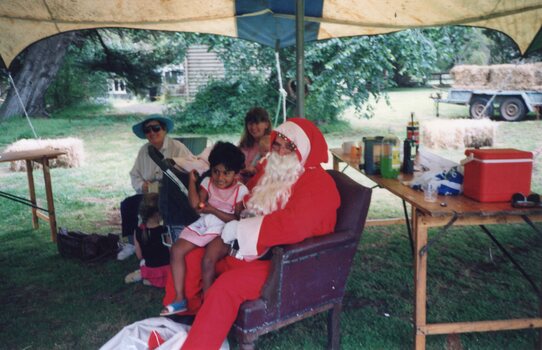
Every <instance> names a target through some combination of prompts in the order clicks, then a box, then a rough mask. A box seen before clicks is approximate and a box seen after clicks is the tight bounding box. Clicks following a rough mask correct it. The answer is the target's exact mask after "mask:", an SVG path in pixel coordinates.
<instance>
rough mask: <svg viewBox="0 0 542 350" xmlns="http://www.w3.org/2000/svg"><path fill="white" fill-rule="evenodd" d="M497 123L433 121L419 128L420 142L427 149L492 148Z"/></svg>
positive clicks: (483, 121)
mask: <svg viewBox="0 0 542 350" xmlns="http://www.w3.org/2000/svg"><path fill="white" fill-rule="evenodd" d="M497 125H498V124H497V123H496V122H493V121H491V120H489V119H467V120H465V119H461V120H433V121H428V122H424V123H423V124H422V127H421V142H422V144H423V145H424V146H425V147H428V148H441V149H458V148H469V147H483V146H489V147H491V146H493V144H494V142H495V136H496V132H497Z"/></svg>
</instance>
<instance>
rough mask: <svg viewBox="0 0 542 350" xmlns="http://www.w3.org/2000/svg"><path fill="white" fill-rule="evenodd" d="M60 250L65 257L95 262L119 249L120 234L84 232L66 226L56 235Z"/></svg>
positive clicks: (110, 255)
mask: <svg viewBox="0 0 542 350" xmlns="http://www.w3.org/2000/svg"><path fill="white" fill-rule="evenodd" d="M56 242H57V247H58V252H59V253H60V256H62V257H63V258H75V259H80V260H82V261H84V262H95V261H99V260H101V259H104V258H107V257H112V256H114V255H115V254H116V253H117V251H118V250H119V245H118V243H119V236H118V235H115V234H112V233H109V234H107V236H106V235H99V234H97V233H91V234H87V233H83V232H80V231H68V230H67V229H65V228H62V227H61V228H60V229H59V230H58V235H57V236H56Z"/></svg>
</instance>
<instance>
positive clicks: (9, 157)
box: [0, 148, 66, 163]
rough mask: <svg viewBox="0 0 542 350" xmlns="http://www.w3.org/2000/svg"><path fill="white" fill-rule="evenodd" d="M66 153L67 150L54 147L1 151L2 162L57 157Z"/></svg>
mask: <svg viewBox="0 0 542 350" xmlns="http://www.w3.org/2000/svg"><path fill="white" fill-rule="evenodd" d="M62 154H66V152H65V151H60V150H58V149H52V148H40V149H34V150H29V151H18V152H5V153H0V163H1V162H12V161H16V160H36V159H43V158H49V159H50V158H56V157H58V156H59V155H62Z"/></svg>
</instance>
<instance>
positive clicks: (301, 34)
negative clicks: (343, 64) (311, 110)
mask: <svg viewBox="0 0 542 350" xmlns="http://www.w3.org/2000/svg"><path fill="white" fill-rule="evenodd" d="M295 33H296V34H295V47H296V50H295V56H296V96H297V104H296V116H297V117H299V118H305V70H304V69H305V56H304V55H305V40H304V38H305V1H304V0H297V1H296V6H295Z"/></svg>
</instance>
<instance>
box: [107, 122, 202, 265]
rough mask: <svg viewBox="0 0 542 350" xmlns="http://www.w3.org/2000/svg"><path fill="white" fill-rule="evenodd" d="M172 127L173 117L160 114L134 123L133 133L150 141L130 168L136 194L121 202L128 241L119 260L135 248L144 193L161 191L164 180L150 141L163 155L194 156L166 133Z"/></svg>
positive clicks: (171, 156)
mask: <svg viewBox="0 0 542 350" xmlns="http://www.w3.org/2000/svg"><path fill="white" fill-rule="evenodd" d="M172 129H173V121H172V120H171V119H169V118H166V117H163V116H161V115H159V114H152V115H150V116H148V117H147V118H146V119H145V120H143V121H141V122H139V123H137V124H135V125H134V126H132V131H133V132H134V134H135V135H136V136H137V137H139V138H140V139H145V140H147V141H148V142H147V143H145V144H144V145H143V146H142V147H141V148H140V149H139V152H138V154H137V158H136V160H135V163H134V166H133V167H132V170H131V171H130V179H131V181H132V187H133V188H134V190H135V191H136V195H134V196H131V197H128V198H126V199H125V200H123V201H122V202H121V204H120V212H121V219H122V236H123V237H126V236H127V237H128V241H129V243H128V244H125V245H124V247H123V249H122V250H121V252H119V254H118V256H117V258H118V259H119V260H124V259H126V258H127V257H129V256H130V255H132V254H133V253H134V252H135V247H134V246H133V244H132V243H133V233H134V230H135V229H136V227H137V224H138V218H137V210H138V209H137V208H138V207H139V203H140V201H141V198H142V197H143V194H144V193H149V192H158V187H159V183H160V181H161V180H162V175H163V172H162V170H161V169H160V167H159V166H158V165H157V164H156V163H155V162H154V161H153V160H152V159H151V158H150V156H149V152H148V147H149V145H152V146H153V147H154V148H156V149H157V150H158V151H160V153H162V154H163V156H164V158H179V157H191V156H192V153H191V152H190V151H189V150H188V148H187V147H186V146H185V145H183V144H182V143H181V142H180V141H178V140H174V139H172V138H169V137H168V136H167V133H168V132H169V131H171V130H172Z"/></svg>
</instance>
